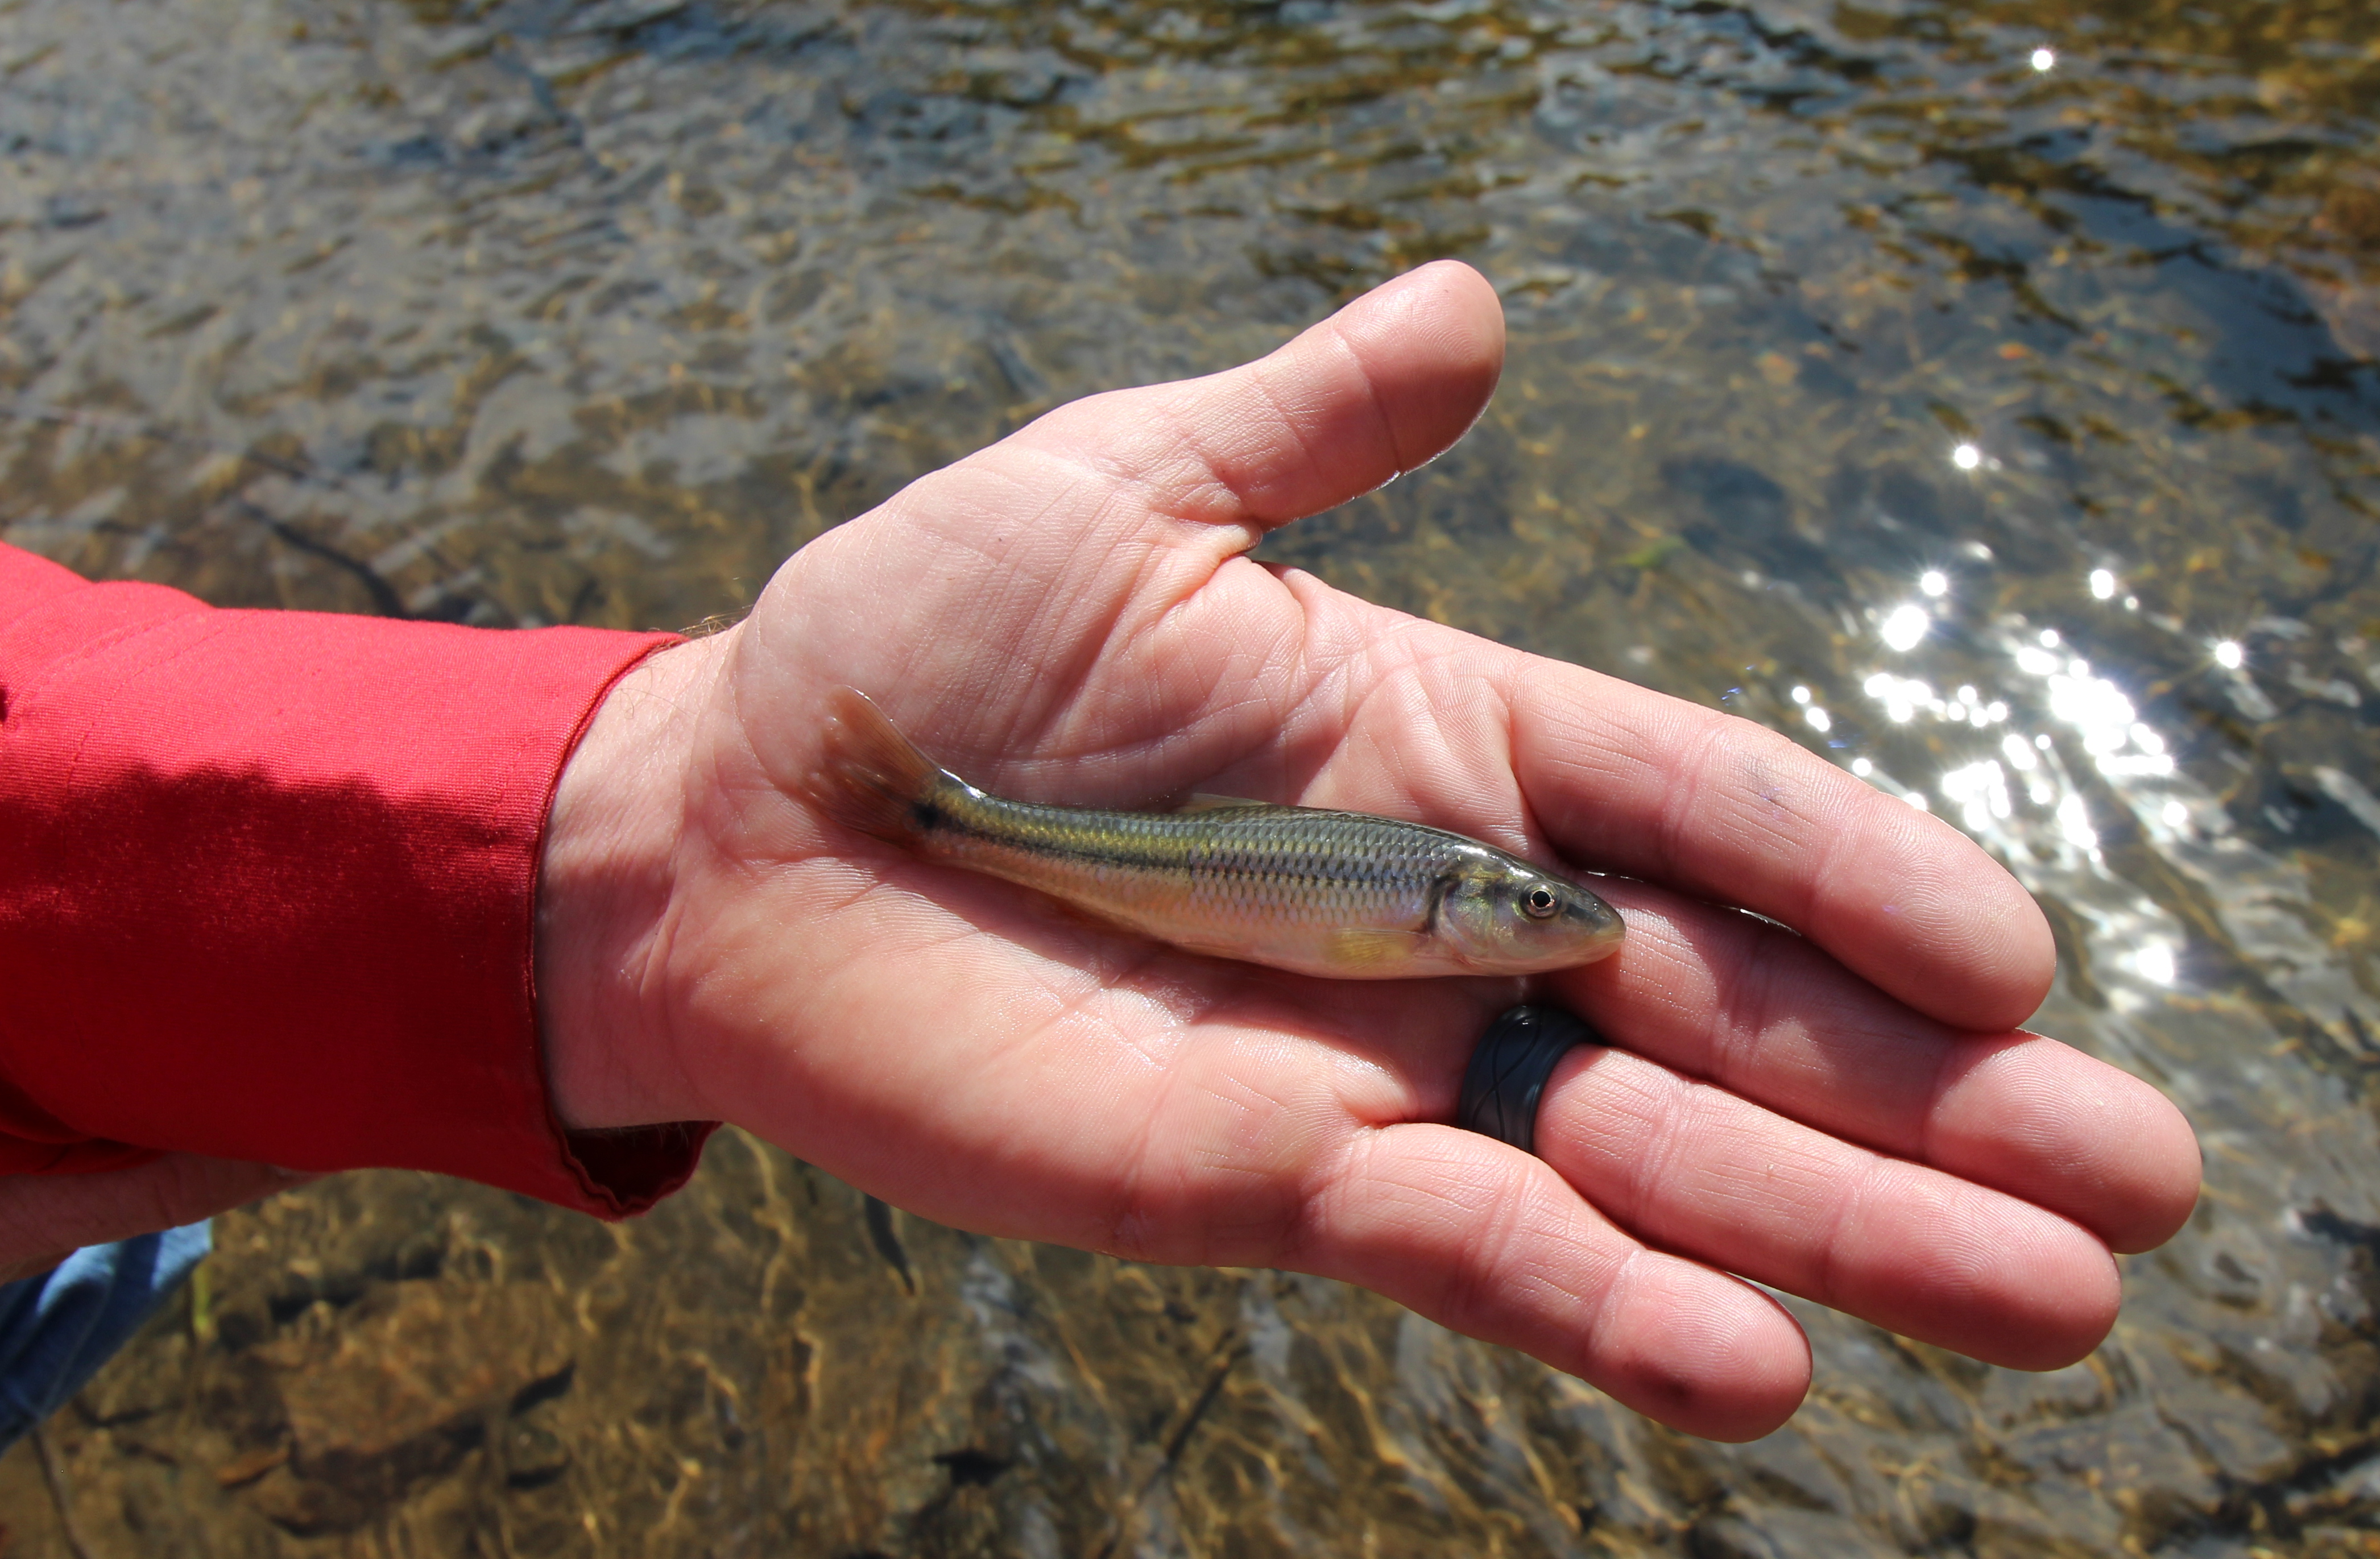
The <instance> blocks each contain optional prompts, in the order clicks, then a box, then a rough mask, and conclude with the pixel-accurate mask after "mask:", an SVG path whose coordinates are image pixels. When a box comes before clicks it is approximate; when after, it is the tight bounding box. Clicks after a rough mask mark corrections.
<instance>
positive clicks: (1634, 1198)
mask: <svg viewBox="0 0 2380 1559" xmlns="http://www.w3.org/2000/svg"><path fill="white" fill-rule="evenodd" d="M1537 1151H1538V1152H1539V1153H1540V1154H1543V1155H1544V1156H1545V1159H1546V1162H1547V1163H1548V1164H1549V1165H1550V1166H1552V1167H1553V1168H1554V1169H1555V1170H1556V1171H1557V1172H1559V1173H1560V1175H1561V1177H1562V1178H1564V1179H1565V1180H1567V1181H1568V1182H1569V1183H1570V1184H1571V1185H1573V1186H1574V1187H1576V1188H1577V1189H1578V1190H1579V1192H1580V1193H1581V1194H1582V1195H1584V1196H1585V1198H1586V1199H1587V1200H1588V1201H1590V1202H1594V1203H1595V1204H1596V1205H1597V1206H1598V1207H1600V1208H1602V1209H1603V1210H1604V1211H1605V1212H1606V1213H1608V1214H1609V1215H1611V1216H1612V1217H1613V1218H1614V1219H1616V1220H1617V1221H1618V1222H1619V1223H1620V1224H1621V1226H1622V1227H1625V1228H1627V1229H1628V1230H1629V1232H1630V1233H1632V1234H1633V1235H1634V1236H1636V1237H1637V1238H1639V1239H1644V1240H1645V1241H1647V1242H1649V1243H1651V1244H1655V1245H1658V1246H1660V1247H1662V1248H1664V1249H1667V1250H1670V1251H1678V1252H1680V1253H1682V1254H1684V1255H1688V1256H1693V1257H1695V1258H1698V1259H1700V1260H1702V1261H1706V1262H1709V1263H1713V1264H1714V1265H1718V1266H1723V1267H1725V1268H1727V1269H1728V1270H1729V1271H1730V1272H1736V1273H1741V1274H1743V1275H1744V1276H1746V1277H1750V1278H1752V1279H1754V1280H1755V1281H1757V1282H1761V1283H1766V1284H1768V1285H1770V1286H1771V1287H1778V1288H1782V1289H1785V1290H1786V1291H1788V1292H1790V1293H1794V1294H1799V1295H1801V1296H1802V1297H1803V1298H1804V1299H1815V1300H1816V1301H1817V1302H1818V1303H1820V1304H1823V1305H1827V1306H1828V1307H1830V1308H1832V1309H1835V1310H1840V1311H1845V1312H1846V1313H1848V1314H1852V1315H1856V1316H1860V1317H1862V1318H1863V1319H1865V1320H1868V1321H1872V1322H1875V1323H1876V1324H1877V1325H1880V1326H1884V1327H1887V1328H1888V1329H1890V1330H1892V1331H1895V1332H1899V1333H1900V1334H1901V1335H1904V1336H1910V1337H1915V1338H1917V1339H1919V1340H1920V1341H1923V1342H1930V1343H1935V1344H1938V1345H1940V1346H1941V1347H1944V1348H1953V1349H1956V1350H1957V1351H1959V1352H1961V1353H1964V1354H1967V1355H1969V1356H1970V1357H1972V1358H1975V1359H1980V1360H1985V1362H1987V1363H1993V1364H2005V1365H2009V1366H2011V1367H2013V1368H2016V1369H2022V1370H2049V1369H2057V1368H2059V1367H2061V1366H2063V1365H2067V1364H2071V1363H2072V1362H2074V1361H2075V1360H2078V1359H2080V1358H2082V1357H2083V1355H2084V1354H2086V1353H2088V1352H2090V1351H2091V1349H2092V1348H2095V1347H2097V1346H2098V1344H2099V1342H2100V1340H2101V1339H2102V1338H2103V1337H2105V1336H2106V1335H2107V1329H2108V1328H2109V1327H2110V1326H2112V1325H2114V1324H2115V1320H2116V1311H2117V1307H2118V1305H2119V1302H2120V1301H2121V1299H2122V1290H2121V1285H2120V1283H2119V1280H2118V1276H2117V1273H2116V1265H2115V1261H2114V1258H2113V1257H2111V1256H2110V1255H2109V1254H2108V1252H2107V1247H2106V1246H2104V1245H2102V1244H2101V1243H2100V1242H2099V1241H2098V1240H2097V1239H2095V1238H2094V1237H2093V1236H2092V1235H2091V1233H2090V1232H2089V1231H2088V1230H2086V1229H2084V1228H2083V1227H2081V1226H2080V1225H2078V1224H2076V1223H2074V1222H2072V1221H2071V1220H2070V1219H2067V1218H2064V1217H2061V1216H2059V1215H2057V1214H2055V1213H2052V1212H2049V1211H2047V1210H2046V1209H2045V1208H2041V1207H2036V1206H2034V1204H2033V1203H2031V1202H2022V1201H2020V1200H2018V1199H2017V1198H2015V1197H2011V1196H2008V1195H2006V1194H2004V1193H2002V1192H1999V1191H1996V1190H1990V1189H1989V1188H1987V1187H1984V1186H1979V1185H1976V1184H1974V1183H1973V1182H1972V1181H1968V1180H1963V1179H1961V1178H1958V1177H1957V1176H1954V1175H1947V1174H1944V1173H1943V1172H1942V1171H1940V1170H1938V1169H1935V1168H1932V1167H1930V1166H1925V1165H1923V1164H1915V1163H1912V1162H1910V1161H1908V1160H1906V1159H1899V1158H1893V1157H1889V1156H1888V1155H1886V1154H1878V1153H1876V1152H1873V1151H1871V1150H1869V1149H1866V1148H1863V1147H1859V1146H1856V1145H1854V1144H1852V1143H1850V1142H1843V1141H1841V1140H1840V1139H1838V1138H1835V1137H1831V1136H1828V1134H1827V1133H1825V1132H1822V1131H1817V1130H1812V1129H1811V1128H1809V1127H1807V1126H1804V1125H1803V1124H1801V1123H1800V1122H1798V1121H1794V1120H1789V1119H1787V1118H1785V1117H1783V1116H1780V1115H1778V1114H1776V1113H1774V1112H1772V1111H1769V1110H1765V1109H1762V1108H1761V1107H1759V1106H1756V1105H1754V1104H1752V1103H1750V1102H1748V1101H1746V1100H1744V1099H1742V1098H1739V1097H1737V1096H1736V1095H1735V1094H1730V1093H1729V1092H1728V1091H1727V1090H1725V1089H1723V1088H1718V1087H1715V1086H1713V1085H1712V1084H1710V1083H1707V1082H1697V1081H1695V1080H1694V1079H1691V1078H1687V1077H1683V1076H1682V1075H1680V1074H1679V1073H1677V1072H1674V1071H1671V1070H1669V1069H1668V1068H1666V1067H1663V1066H1660V1065H1658V1063H1655V1062H1652V1061H1648V1060H1646V1059H1645V1058H1644V1057H1640V1056H1632V1055H1630V1054H1628V1053H1627V1052H1626V1051H1622V1050H1613V1049H1609V1048H1605V1047H1602V1046H1593V1045H1586V1046H1581V1047H1580V1048H1578V1049H1576V1050H1574V1051H1573V1052H1572V1053H1571V1054H1570V1055H1568V1056H1566V1057H1563V1059H1562V1060H1561V1062H1560V1064H1559V1065H1557V1066H1556V1067H1555V1069H1554V1072H1553V1075H1552V1077H1551V1078H1549V1079H1548V1082H1547V1085H1546V1094H1545V1097H1544V1100H1543V1103H1542V1105H1541V1106H1540V1108H1539V1111H1538V1117H1537Z"/></svg>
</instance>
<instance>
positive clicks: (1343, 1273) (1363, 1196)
mask: <svg viewBox="0 0 2380 1559" xmlns="http://www.w3.org/2000/svg"><path fill="white" fill-rule="evenodd" d="M1283 1261H1284V1264H1289V1265H1293V1266H1295V1267H1297V1268H1299V1269H1301V1270H1305V1271H1310V1272H1315V1273H1319V1274H1321V1275H1326V1276H1331V1277H1338V1278H1342V1279H1344V1280H1346V1281H1349V1282H1353V1283H1357V1284H1361V1285H1362V1286H1363V1287H1367V1288H1371V1289H1374V1290H1376V1291H1377V1292H1378V1293H1381V1294H1384V1295H1386V1296H1388V1297H1389V1298H1390V1299H1394V1300H1396V1301H1397V1302H1398V1303H1400V1304H1403V1305H1404V1306H1405V1307H1407V1308H1408V1309H1410V1310H1414V1311H1418V1312H1419V1313H1421V1314H1423V1315H1425V1316H1427V1317H1428V1318H1429V1319H1431V1320H1433V1321H1436V1322H1438V1323H1440V1324H1441V1325H1445V1326H1449V1327H1451V1328H1453V1329H1454V1330H1456V1331H1458V1332H1462V1333H1464V1334H1466V1335H1471V1336H1475V1337H1479V1338H1483V1339H1485V1340H1487V1341H1489V1342H1495V1343H1501V1344H1504V1345H1506V1346H1508V1347H1512V1348H1520V1349H1522V1350H1523V1351H1524V1352H1526V1353H1529V1354H1532V1355H1534V1356H1536V1358H1538V1359H1540V1360H1544V1361H1545V1362H1547V1363H1548V1364H1551V1365H1552V1366H1554V1367H1555V1368H1556V1369H1559V1370H1562V1371H1565V1372H1569V1373H1571V1374H1573V1375H1576V1376H1578V1377H1579V1378H1581V1379H1582V1380H1585V1381H1586V1382H1588V1383H1589V1384H1593V1385H1595V1386H1597V1388H1598V1389H1600V1390H1602V1391H1605V1392H1607V1393H1609V1395H1610V1396H1613V1397H1615V1398H1616V1399H1618V1400H1619V1401H1621V1402H1622V1403H1624V1404H1626V1405H1627V1406H1628V1407H1631V1408H1634V1409H1636V1410H1637V1411H1638V1412H1641V1413H1644V1414H1645V1415H1646V1416H1648V1417H1651V1418H1655V1419H1658V1420H1661V1421H1662V1422H1664V1423H1667V1424H1670V1425H1673V1426H1674V1427H1676V1428H1679V1429H1682V1430H1686V1431H1688V1432H1691V1433H1694V1434H1699V1435H1702V1436H1704V1437H1705V1438H1706V1439H1712V1440H1752V1439H1757V1438H1758V1437H1759V1436H1761V1435H1763V1434H1766V1433H1767V1432H1770V1431H1772V1430H1774V1429H1776V1428H1777V1427H1778V1426H1779V1425H1780V1424H1782V1423H1783V1422H1784V1421H1785V1420H1787V1419H1788V1418H1791V1416H1792V1414H1793V1410H1794V1409H1795V1408H1797V1407H1799V1406H1800V1405H1801V1401H1802V1397H1803V1394H1804V1393H1805V1392H1807V1390H1808V1389H1809V1382H1810V1349H1809V1341H1808V1339H1807V1338H1806V1337H1805V1336H1803V1333H1802V1330H1801V1327H1800V1326H1799V1325H1798V1324H1796V1323H1795V1322H1794V1321H1793V1319H1792V1317H1791V1316H1790V1315H1788V1314H1787V1313H1786V1312H1785V1311H1784V1309H1783V1307H1781V1306H1779V1304H1778V1303H1777V1302H1776V1301H1775V1300H1773V1299H1769V1298H1768V1297H1767V1295H1765V1294H1763V1293H1761V1292H1760V1291H1759V1290H1758V1289H1756V1288H1755V1287H1752V1286H1751V1285H1749V1284H1746V1283H1743V1282H1740V1281H1738V1280H1737V1279H1735V1278H1733V1277H1730V1276H1728V1275H1726V1274H1724V1273H1720V1272H1716V1271H1713V1270H1712V1269H1711V1268H1709V1267H1707V1266H1705V1265H1702V1264H1700V1263H1695V1262H1691V1261H1684V1260H1681V1259H1680V1258H1678V1257H1677V1256H1674V1255H1670V1254H1667V1253H1664V1252H1662V1251H1655V1250H1650V1249H1647V1248H1646V1247H1645V1245H1644V1244H1643V1243H1642V1242H1641V1241H1639V1240H1637V1239H1633V1238H1631V1237H1630V1236H1629V1235H1627V1234H1625V1233H1623V1232H1621V1230H1620V1229H1618V1228H1617V1227H1614V1226H1613V1225H1612V1224H1611V1222H1610V1221H1609V1219H1607V1218H1605V1217H1604V1216H1602V1215H1600V1214H1599V1213H1597V1211H1596V1209H1595V1208H1593V1207H1592V1206H1590V1205H1588V1204H1587V1203H1586V1202H1583V1201H1581V1200H1580V1198H1579V1196H1578V1194H1577V1192H1576V1191H1574V1190H1572V1189H1571V1188H1570V1187H1569V1186H1567V1185H1565V1184H1563V1183H1562V1181H1561V1180H1560V1178H1557V1177H1556V1175H1555V1174H1554V1173H1553V1171H1552V1170H1551V1169H1550V1168H1549V1167H1548V1166H1546V1165H1545V1164H1543V1163H1541V1162H1539V1161H1538V1160H1536V1159H1534V1158H1531V1157H1529V1156H1528V1155H1526V1154H1522V1153H1519V1152H1517V1151H1516V1150H1514V1149H1512V1148H1510V1147H1507V1146H1505V1145H1504V1144H1503V1143H1501V1142H1494V1141H1491V1140H1490V1139H1488V1138H1486V1137H1481V1136H1476V1135H1474V1134H1472V1133H1470V1132H1467V1131H1459V1130H1454V1129H1452V1128H1450V1127H1445V1126H1436V1125H1426V1124H1408V1125H1398V1126H1390V1127H1386V1128H1382V1129H1378V1130H1369V1131H1365V1132H1361V1133H1358V1134H1356V1135H1355V1136H1354V1137H1352V1138H1351V1139H1350V1140H1349V1141H1348V1142H1347V1144H1346V1146H1345V1148H1344V1150H1343V1152H1342V1155H1341V1156H1340V1158H1339V1160H1338V1162H1337V1163H1336V1164H1335V1165H1334V1166H1332V1167H1331V1171H1330V1174H1329V1175H1328V1176H1327V1177H1326V1178H1324V1180H1323V1181H1322V1183H1321V1189H1320V1190H1318V1193H1317V1194H1315V1195H1314V1196H1312V1197H1311V1198H1310V1199H1309V1200H1308V1202H1307V1204H1306V1208H1305V1215H1304V1217H1303V1219H1302V1221H1301V1223H1300V1225H1299V1226H1298V1228H1297V1231H1296V1239H1295V1241H1294V1243H1293V1245H1292V1246H1291V1247H1290V1248H1289V1249H1288V1251H1286V1252H1285V1254H1284V1257H1283Z"/></svg>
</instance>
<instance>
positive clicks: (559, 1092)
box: [534, 629, 737, 1130]
mask: <svg viewBox="0 0 2380 1559" xmlns="http://www.w3.org/2000/svg"><path fill="white" fill-rule="evenodd" d="M736 636H737V631H736V630H735V629H730V630H728V631H727V632H725V633H722V634H716V635H713V636H711V637H710V638H704V639H696V640H693V641H691V642H689V643H686V644H682V645H676V646H673V647H670V648H667V649H664V650H662V651H660V652H658V653H656V654H654V655H651V656H649V657H648V658H646V659H644V660H642V661H640V662H638V663H637V665H636V666H635V667H633V668H632V669H630V671H628V672H627V673H626V674H625V675H624V676H623V677H621V678H620V680H619V681H618V682H617V683H613V686H612V688H611V690H610V691H609V692H608V693H607V694H606V695H604V699H603V702H602V703H601V705H600V706H599V707H597V708H596V711H595V713H594V715H593V717H592V718H591V719H589V721H588V725H587V730H586V732H585V734H584V735H583V736H582V737H581V738H580V739H579V742H578V744H577V747H576V748H575V749H573V751H572V752H571V755H570V757H569V759H568V761H567V762H566V763H565V765H564V767H563V771H562V777H561V779H560V781H559V782H558V783H557V784H556V785H555V787H554V795H553V810H552V812H551V814H550V815H549V816H548V818H547V822H546V830H545V840H544V848H543V851H542V852H541V855H540V864H539V872H538V890H537V920H536V933H535V936H536V943H535V949H534V954H535V971H536V982H537V1006H538V1026H539V1031H540V1038H541V1040H542V1043H543V1046H544V1056H545V1069H546V1080H547V1086H548V1089H549V1094H550V1097H551V1098H552V1100H553V1108H554V1113H555V1114H556V1115H557V1116H559V1117H560V1118H561V1119H562V1122H563V1124H564V1125H565V1126H567V1127H570V1128H572V1129H574V1130H603V1129H606V1128H616V1127H628V1126H641V1125H649V1124H653V1123H656V1122H660V1121H668V1120H683V1119H690V1118H697V1117H699V1116H701V1115H703V1114H704V1113H705V1112H704V1110H703V1108H702V1106H701V1103H700V1100H699V1095H698V1091H697V1090H696V1089H695V1088H694V1087H693V1085H692V1083H691V1082H690V1081H689V1080H688V1079H687V1078H686V1076H685V1074H684V1072H683V1070H681V1069H680V1068H679V1067H678V1066H677V1064H676V1057H674V1054H673V1052H672V1049H671V1047H670V1046H669V1045H667V1043H666V1040H665V1036H666V1033H667V1014H666V1012H665V1011H664V1010H663V1003H664V991H663V987H662V981H661V979H660V977H659V974H660V971H659V963H660V959H661V955H662V950H663V948H664V943H665V938H666V929H667V925H668V919H669V907H670V901H671V896H672V893H673V890H674V885H675V881H676V878H677V876H678V872H679V867H680V856H681V850H682V847H683V843H684V840H685V835H686V773H687V767H688V764H689V762H690V761H691V759H692V756H693V754H694V752H695V747H696V737H697V733H698V730H699V728H700V725H701V721H702V716H703V713H704V711H705V709H706V708H707V707H709V705H710V700H711V694H712V691H713V689H714V688H715V687H716V685H717V682H718V678H719V674H720V671H721V670H722V667H724V666H725V664H726V663H727V659H728V657H729V655H730V654H731V653H732V650H733V646H734V641H735V638H736Z"/></svg>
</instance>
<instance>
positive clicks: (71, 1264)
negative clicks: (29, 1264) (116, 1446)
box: [0, 1222, 214, 1450]
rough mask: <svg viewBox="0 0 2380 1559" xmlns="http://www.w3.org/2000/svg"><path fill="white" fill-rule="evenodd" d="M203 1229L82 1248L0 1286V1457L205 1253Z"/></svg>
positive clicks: (208, 1241)
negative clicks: (39, 1272)
mask: <svg viewBox="0 0 2380 1559" xmlns="http://www.w3.org/2000/svg"><path fill="white" fill-rule="evenodd" d="M213 1242H214V1241H213V1239H212V1236H211V1235H210V1234H209V1232H208V1226H207V1225H206V1224H205V1223H204V1222H200V1223H195V1224H185V1225H183V1226H182V1227H180V1228H169V1229H167V1230H166V1231H165V1232H164V1233H163V1234H144V1235H141V1236H140V1237H139V1238H137V1239H119V1240H117V1241H116V1242H115V1244H113V1245H86V1246H84V1247H83V1248H82V1249H81V1250H79V1251H76V1252H75V1253H74V1254H73V1255H71V1256H68V1257H67V1259H66V1260H65V1261H63V1262H60V1263H58V1264H57V1266H56V1268H55V1270H53V1271H51V1272H48V1273H45V1274H43V1275H42V1276H40V1277H28V1278H24V1279H22V1280H20V1281H18V1282H15V1283H9V1284H5V1285H0V1450H6V1449H7V1448H8V1447H9V1446H10V1445H13V1444H16V1443H17V1442H18V1440H19V1439H21V1438H23V1436H24V1435H25V1433H26V1432H28V1431H30V1429H31V1428H32V1427H33V1426H34V1425H35V1424H37V1423H39V1422H41V1421H42V1420H43V1419H45V1418H48V1417H49V1416H50V1414H52V1413H53V1412H55V1411H56V1410H57V1408H59V1407H60V1406H61V1405H62V1404H64V1403H65V1401H66V1400H67V1397H69V1396H73V1395H74V1394H75V1393H76V1392H78V1391H80V1390H81V1389H82V1384H83V1382H85V1381H87V1380H89V1379H91V1376H92V1375H93V1374H95V1373H96V1372H98V1370H99V1367H100V1366H101V1365H102V1364H104V1363H106V1362H107V1361H108V1360H109V1359H111V1358H113V1357H114V1356H115V1350H116V1349H117V1348H122V1347H123V1346H124V1345H125V1344H126V1343H128V1342H129V1341H130V1340H131V1339H132V1334H133V1333H135V1332H138V1331H139V1330H140V1325H141V1323H143V1322H145V1321H147V1320H148V1319H149V1317H150V1316H151V1314H152V1313H153V1312H154V1311H156V1309H157V1307H158V1306H159V1305H160V1304H163V1303H164V1300H165V1297H166V1296H167V1295H169V1294H171V1293H172V1292H173V1291H174V1290H175V1288H176V1287H178V1286H179V1285H180V1283H181V1281H182V1279H183V1278H185V1277H188V1275H190V1269H191V1268H192V1267H194V1266H196V1265H198V1264H199V1258H200V1257H201V1256H204V1255H205V1254H206V1253H207V1250H208V1247H209V1246H211V1245H212V1244H213Z"/></svg>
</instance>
